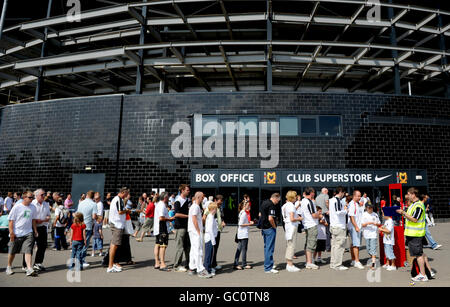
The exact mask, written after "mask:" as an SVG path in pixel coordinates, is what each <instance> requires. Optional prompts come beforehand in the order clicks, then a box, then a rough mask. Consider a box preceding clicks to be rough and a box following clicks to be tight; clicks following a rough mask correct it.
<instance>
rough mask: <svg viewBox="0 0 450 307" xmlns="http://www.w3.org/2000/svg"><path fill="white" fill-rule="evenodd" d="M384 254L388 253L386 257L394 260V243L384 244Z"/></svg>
mask: <svg viewBox="0 0 450 307" xmlns="http://www.w3.org/2000/svg"><path fill="white" fill-rule="evenodd" d="M384 254H385V255H386V259H389V260H394V259H395V255H394V245H391V244H384Z"/></svg>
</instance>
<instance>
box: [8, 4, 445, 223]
mask: <svg viewBox="0 0 450 307" xmlns="http://www.w3.org/2000/svg"><path fill="white" fill-rule="evenodd" d="M5 3H6V5H11V4H8V2H7V1H5ZM45 3H47V1H45ZM92 3H93V2H92V1H90V2H89V3H88V2H86V3H83V1H81V6H80V8H81V14H80V15H77V14H72V13H73V12H75V13H76V12H77V11H76V7H74V8H73V9H71V11H70V12H67V14H62V15H61V13H64V11H62V12H59V13H60V14H57V13H55V12H53V11H52V8H53V6H54V5H53V6H52V4H53V3H52V1H49V2H48V5H49V6H48V8H50V9H49V10H47V12H46V13H47V15H45V16H48V18H45V19H39V17H36V16H32V17H33V18H32V20H30V21H27V22H24V23H20V24H18V23H11V22H9V23H8V22H6V23H3V22H2V27H3V31H2V38H1V44H0V47H1V48H0V49H1V50H0V60H1V62H0V91H1V92H0V93H1V94H2V100H1V101H2V103H3V104H4V105H5V106H4V107H3V108H2V109H1V117H0V119H1V122H0V193H5V192H6V191H9V190H20V189H23V188H26V187H28V188H37V187H40V186H43V187H45V188H47V189H50V190H52V191H55V190H57V191H61V192H64V193H67V192H69V191H71V190H73V185H75V182H74V180H73V179H74V178H79V177H76V176H74V174H76V175H79V174H85V175H86V177H83V178H86V179H82V181H83V180H87V181H86V182H89V180H95V179H94V178H99V177H96V175H102V176H103V175H104V177H101V178H104V179H102V180H104V182H102V185H101V186H102V188H103V187H104V191H105V192H108V191H115V190H116V189H117V187H118V186H123V185H126V186H130V187H131V188H132V194H133V195H134V196H137V195H139V194H140V193H142V192H144V191H145V192H149V191H150V190H151V189H158V190H161V189H165V190H167V191H176V189H177V187H178V185H179V184H180V183H186V182H187V183H190V184H191V185H192V188H193V190H197V189H198V190H203V191H205V192H206V194H208V195H212V194H214V193H221V194H224V196H225V198H226V201H227V209H226V210H227V211H226V215H227V219H228V220H229V221H232V220H233V219H235V214H234V211H235V210H237V209H236V205H237V201H238V200H239V199H242V195H243V194H244V193H246V194H249V195H250V196H251V198H252V199H253V202H254V203H255V204H257V203H259V201H260V200H262V199H264V198H265V197H267V196H268V195H270V193H273V191H277V192H281V193H282V194H285V193H286V191H287V190H288V189H297V190H298V191H300V190H301V189H302V188H304V187H305V186H309V185H312V186H314V187H316V188H317V189H320V188H321V187H322V186H328V187H330V188H332V187H335V186H337V185H344V186H345V187H348V189H349V190H350V191H351V190H352V189H355V188H358V189H361V190H363V191H366V192H368V194H369V196H370V197H371V198H372V199H373V200H375V199H376V198H377V197H379V196H380V195H384V196H385V197H388V195H389V194H388V184H391V183H402V184H403V187H404V189H405V188H408V187H409V186H417V187H419V188H420V190H421V191H422V192H427V193H428V194H429V195H430V196H431V197H432V199H433V204H434V208H435V213H434V214H435V217H438V218H448V217H449V215H450V212H449V201H450V159H449V157H450V145H449V143H448V140H449V139H450V101H449V97H450V82H449V79H448V74H449V71H450V65H449V64H448V62H447V61H448V56H449V52H448V49H446V48H447V47H446V46H448V45H449V42H448V40H449V39H448V38H449V36H450V24H449V22H450V12H449V11H448V10H446V9H445V8H444V7H442V5H443V4H439V2H437V3H436V4H434V3H433V2H429V3H428V4H427V7H424V6H423V5H424V4H421V2H419V1H417V3H415V2H414V1H407V3H405V2H404V1H403V2H400V1H398V2H396V1H393V2H392V1H389V2H387V1H386V2H379V1H374V0H373V1H357V0H354V1H353V0H352V1H350V0H348V1H340V0H326V1H308V0H305V1H209V0H207V1H200V0H189V1H186V0H174V1H172V0H170V1H164V0H163V1H147V2H133V3H123V4H117V5H112V4H113V3H112V1H96V2H95V3H97V6H98V7H89V5H93V4H92ZM3 7H4V8H5V5H4V6H3ZM3 11H6V13H5V15H3V14H2V16H3V17H4V16H8V11H9V10H8V6H6V9H5V10H3ZM36 14H37V13H36ZM71 14H72V15H71ZM69 17H70V18H69ZM77 18H79V22H78V21H77ZM5 19H6V17H5V18H2V20H3V21H4V20H5ZM6 21H8V19H6ZM180 123H181V124H182V123H185V125H184V126H183V125H181V126H177V125H180ZM226 123H234V124H236V126H233V127H236V129H235V130H233V129H231V130H228V128H226V129H220V130H217V129H216V130H214V129H213V130H214V132H218V133H216V134H214V133H213V131H209V132H208V131H207V129H206V130H205V128H206V127H208V125H209V126H211V125H213V127H219V124H220V127H226ZM264 123H270V124H274V123H276V124H277V125H276V126H278V132H279V138H276V137H274V135H271V134H270V133H269V135H268V138H267V140H266V139H264V138H263V136H264V135H263V132H264V128H263V125H262V124H264ZM239 124H242V125H246V127H247V128H248V129H242V128H240V126H239ZM214 125H216V126H214ZM269 126H271V125H269ZM177 127H190V128H191V129H190V130H189V131H184V132H186V133H188V134H185V136H186V135H187V136H188V140H189V141H192V142H184V143H183V145H185V146H184V147H183V146H181V147H180V146H178V147H177V146H176V145H179V143H177V142H178V141H179V140H180V138H181V134H182V133H181V130H179V129H178V130H177V129H176V128H177ZM240 129H241V130H240ZM269 130H270V129H269ZM214 135H215V136H216V137H217V136H221V137H220V138H219V139H220V141H221V142H216V143H215V144H214V146H209V148H213V149H214V151H215V154H214V155H212V156H211V155H209V154H208V153H207V152H205V149H208V140H210V138H211V136H214ZM277 135H278V134H277ZM239 137H243V139H244V140H245V143H244V145H242V144H241V143H239ZM275 139H276V140H277V142H278V144H279V146H275V147H276V148H278V150H276V151H275V150H272V151H271V150H270V149H271V148H272V149H273V148H275V147H271V146H270V145H271V144H272V145H273V144H275V143H273V142H272V141H273V140H275ZM266 143H267V144H266ZM198 144H200V149H201V150H200V151H199V150H198V146H196V145H198ZM263 145H268V146H263ZM186 146H187V147H186ZM174 147H177V148H178V149H180V148H181V149H182V150H181V151H182V152H180V150H177V148H175V149H174ZM243 147H244V150H243V154H237V151H238V150H239V149H243ZM255 148H258V150H255ZM264 149H265V150H264ZM268 161H272V162H274V161H275V162H274V164H272V165H270V164H267V162H268ZM89 178H91V179H89ZM77 181H78V182H76V184H78V185H80V184H81V183H80V182H79V181H80V180H79V179H77ZM86 182H84V183H86ZM404 193H405V192H404ZM74 198H77V195H75V197H74ZM252 210H255V213H256V211H257V206H254V208H253V209H252Z"/></svg>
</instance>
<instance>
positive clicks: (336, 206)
mask: <svg viewBox="0 0 450 307" xmlns="http://www.w3.org/2000/svg"><path fill="white" fill-rule="evenodd" d="M328 212H329V214H330V227H338V228H341V229H347V221H346V218H345V217H346V214H347V211H346V210H345V209H344V204H342V201H341V200H338V199H337V198H336V197H332V198H330V200H329V211H328Z"/></svg>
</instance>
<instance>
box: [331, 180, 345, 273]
mask: <svg viewBox="0 0 450 307" xmlns="http://www.w3.org/2000/svg"><path fill="white" fill-rule="evenodd" d="M343 197H344V188H343V187H337V188H336V196H335V197H333V198H330V200H329V214H330V232H331V260H330V268H331V269H334V270H338V271H344V270H348V268H347V267H345V266H343V265H342V258H343V256H344V251H345V240H346V236H347V221H346V214H347V212H348V210H347V204H345V203H344V204H342V201H341V199H342V198H343Z"/></svg>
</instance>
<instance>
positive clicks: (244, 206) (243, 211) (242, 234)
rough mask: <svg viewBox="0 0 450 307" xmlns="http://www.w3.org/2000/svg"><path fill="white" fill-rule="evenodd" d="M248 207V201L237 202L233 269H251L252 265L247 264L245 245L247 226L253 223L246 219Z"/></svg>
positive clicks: (246, 244)
mask: <svg viewBox="0 0 450 307" xmlns="http://www.w3.org/2000/svg"><path fill="white" fill-rule="evenodd" d="M249 209H250V203H249V202H246V201H243V202H241V203H240V204H239V217H238V220H239V221H238V225H239V226H238V230H237V234H236V236H237V240H238V246H237V249H236V254H235V255H234V265H233V269H235V270H242V269H243V268H244V269H251V268H252V267H251V266H250V265H248V264H247V246H248V230H249V226H252V225H253V224H254V222H253V221H250V222H249V221H248V217H247V211H248V210H249ZM241 255H242V266H240V265H239V258H240V256H241Z"/></svg>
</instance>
